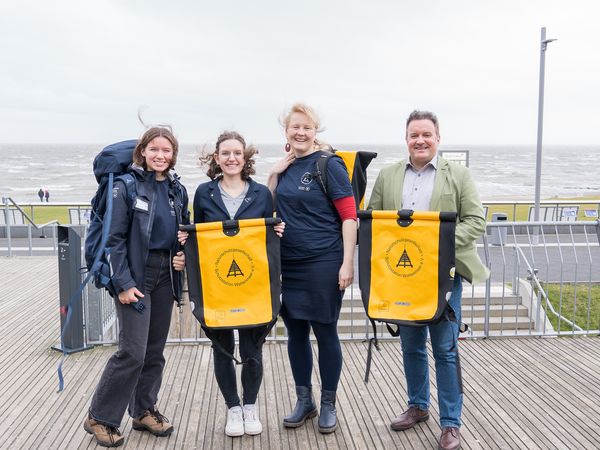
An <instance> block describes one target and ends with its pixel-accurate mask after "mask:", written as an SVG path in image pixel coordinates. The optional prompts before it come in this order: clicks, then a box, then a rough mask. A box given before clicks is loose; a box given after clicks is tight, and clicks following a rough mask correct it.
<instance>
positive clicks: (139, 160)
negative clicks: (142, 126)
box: [133, 127, 179, 172]
mask: <svg viewBox="0 0 600 450" xmlns="http://www.w3.org/2000/svg"><path fill="white" fill-rule="evenodd" d="M157 137H164V138H165V139H166V140H167V141H169V143H170V144H171V146H172V147H173V158H172V159H171V162H170V163H169V167H167V170H166V171H165V172H168V171H169V170H170V169H172V168H173V167H175V164H176V163H177V152H178V151H179V143H178V142H177V138H176V137H175V135H174V134H173V132H172V131H171V129H170V128H166V127H152V128H149V129H148V130H146V132H145V133H144V134H143V135H142V137H141V138H140V140H139V141H138V143H137V145H136V146H135V150H134V151H133V162H134V163H136V164H137V165H138V166H141V167H143V168H144V170H147V169H148V168H147V167H146V158H144V155H142V151H143V150H144V149H145V148H146V147H147V146H148V144H149V143H150V142H151V141H152V139H155V138H157Z"/></svg>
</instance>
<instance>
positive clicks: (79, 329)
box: [52, 225, 90, 353]
mask: <svg viewBox="0 0 600 450" xmlns="http://www.w3.org/2000/svg"><path fill="white" fill-rule="evenodd" d="M57 228H58V288H59V303H60V329H61V333H62V343H61V344H60V345H59V346H53V347H52V348H53V349H54V350H59V351H62V352H65V353H75V352H79V351H82V350H86V349H87V348H90V347H89V346H87V345H86V344H85V340H84V333H83V331H84V322H83V302H82V294H81V293H80V294H79V296H78V298H77V299H75V300H74V301H73V303H72V304H71V305H70V308H71V318H70V320H69V323H67V324H65V322H66V319H67V315H66V314H65V313H66V308H67V305H69V300H70V299H71V297H72V296H73V295H74V294H75V293H76V292H77V291H78V289H79V286H80V285H81V272H80V271H81V237H80V236H79V234H78V233H77V230H76V229H75V227H71V226H65V225H59V226H58V227H57ZM65 325H66V327H65Z"/></svg>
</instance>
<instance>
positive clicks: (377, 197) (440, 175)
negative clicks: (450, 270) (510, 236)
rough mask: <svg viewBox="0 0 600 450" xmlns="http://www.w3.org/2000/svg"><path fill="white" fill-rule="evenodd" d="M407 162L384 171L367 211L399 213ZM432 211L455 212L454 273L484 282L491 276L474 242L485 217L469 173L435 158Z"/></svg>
mask: <svg viewBox="0 0 600 450" xmlns="http://www.w3.org/2000/svg"><path fill="white" fill-rule="evenodd" d="M406 163H407V161H406V160H403V161H400V162H399V163H396V164H394V165H391V166H388V167H385V168H383V169H382V170H381V172H379V176H378V177H377V180H376V181H375V186H374V187H373V192H372V193H371V199H370V201H369V206H368V208H369V209H376V210H388V211H398V210H401V209H402V187H403V185H404V172H405V171H406ZM429 209H430V210H431V211H448V212H456V213H457V215H458V219H457V224H456V239H455V245H456V272H457V273H458V274H459V275H461V276H462V277H463V278H465V279H466V280H468V281H469V282H471V283H478V282H480V281H484V280H486V279H487V277H488V276H489V274H490V271H489V270H488V268H487V267H485V266H484V265H483V263H482V262H481V260H480V259H479V255H478V254H477V248H476V246H475V241H476V240H477V238H478V237H479V236H482V235H483V234H484V233H485V216H484V215H483V207H482V206H481V201H480V200H479V194H478V193H477V188H476V186H475V183H474V182H473V179H472V178H471V174H470V172H469V169H467V168H466V167H464V166H461V165H460V164H456V163H453V162H449V161H446V160H445V159H443V158H442V157H438V164H437V172H436V175H435V181H434V185H433V192H432V194H431V203H430V204H429Z"/></svg>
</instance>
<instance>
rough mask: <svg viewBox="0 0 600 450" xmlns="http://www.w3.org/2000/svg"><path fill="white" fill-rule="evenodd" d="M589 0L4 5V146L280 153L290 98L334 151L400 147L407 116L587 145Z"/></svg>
mask: <svg viewBox="0 0 600 450" xmlns="http://www.w3.org/2000/svg"><path fill="white" fill-rule="evenodd" d="M599 23H600V2H598V1H597V0H586V1H577V0H571V1H565V0H545V1H541V0H533V1H524V0H519V1H513V0H505V1H493V2H492V1H481V0H454V1H442V0H440V1H432V0H430V1H426V0H425V1H419V0H413V1H402V0H390V1H378V0H371V1H365V0H363V1H356V0H345V1H341V0H340V1H327V0H320V1H313V0H304V1H298V2H288V1H284V0H254V1H226V0H220V1H219V0H211V1H201V0H189V1H177V0H172V1H170V2H164V1H155V0H144V1H142V0H139V1H134V0H112V1H109V0H104V1H81V0H78V1H71V0H52V1H42V0H40V1H30V0H19V1H8V0H4V1H2V2H1V5H0V56H1V61H0V67H1V70H0V99H1V100H0V124H1V127H2V136H0V142H86V143H87V142H89V143H104V142H106V143H108V142H112V141H115V140H119V139H122V138H130V137H132V136H134V137H135V136H138V135H139V134H140V132H141V130H142V128H141V126H140V125H139V123H138V122H137V117H136V114H137V110H138V107H140V106H142V105H146V106H147V108H146V109H145V112H144V114H143V115H144V117H145V119H146V121H148V122H151V123H159V122H166V123H170V124H172V125H173V127H174V130H175V132H176V134H177V135H178V136H179V138H180V140H181V141H182V142H184V143H202V142H206V141H211V140H212V141H214V139H215V138H216V136H217V135H218V134H219V133H220V131H222V130H224V129H230V128H234V129H236V130H238V131H240V132H242V133H243V134H245V135H246V137H247V138H248V139H249V140H250V141H252V142H256V143H278V142H282V140H283V136H282V130H281V127H280V125H279V124H278V121H277V118H278V116H279V115H280V114H281V113H282V112H283V111H284V110H285V108H286V107H289V106H290V105H291V104H292V103H293V102H295V101H305V102H308V103H309V104H311V105H313V106H315V107H316V108H317V110H318V111H319V112H320V114H321V116H322V119H323V123H324V125H325V126H326V127H327V130H326V131H325V133H324V134H323V138H324V139H325V140H326V141H329V142H332V143H355V144H360V143H370V144H397V143H400V142H402V141H403V137H404V120H405V118H406V116H407V115H408V113H409V112H410V111H411V110H412V109H415V108H419V109H430V110H432V111H434V112H436V113H437V114H438V116H439V118H440V121H441V135H442V142H443V143H444V144H452V145H460V144H467V145H468V144H473V145H474V144H535V142H536V127H537V101H538V76H539V46H540V43H539V42H540V28H541V27H542V26H546V27H547V34H548V35H547V37H548V38H557V39H558V41H556V42H553V43H551V44H550V45H549V49H548V51H547V53H546V95H545V100H546V102H545V103H546V104H545V120H544V125H545V126H544V143H547V144H598V143H600V139H599V138H598V129H599V128H600V86H599V83H600V82H599V80H600V42H599V39H598V36H599V30H598V29H599V27H600V25H599Z"/></svg>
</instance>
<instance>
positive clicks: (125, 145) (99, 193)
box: [57, 140, 143, 392]
mask: <svg viewBox="0 0 600 450" xmlns="http://www.w3.org/2000/svg"><path fill="white" fill-rule="evenodd" d="M136 144H137V140H129V141H123V142H117V143H116V144H112V145H109V146H108V147H105V148H104V149H103V150H102V151H101V152H100V153H99V154H98V155H97V156H96V158H95V159H94V175H95V176H96V180H97V181H98V189H96V195H94V198H93V199H92V202H91V203H92V214H91V217H90V225H89V227H88V233H87V236H86V238H85V261H86V268H87V275H86V276H85V278H84V280H83V282H82V283H81V284H80V285H79V288H78V289H77V291H76V292H75V293H73V295H71V298H70V299H69V301H68V303H67V306H66V307H65V308H63V309H61V313H62V314H64V315H66V318H65V322H64V325H63V327H62V330H61V335H60V341H61V346H62V348H63V356H62V358H61V359H60V362H59V363H58V369H57V372H58V391H59V392H60V391H62V390H63V389H64V378H63V374H62V366H63V363H64V361H65V358H66V357H67V355H68V353H67V351H66V350H65V346H64V344H63V338H64V336H63V333H64V332H65V330H67V329H68V324H69V322H70V321H71V316H72V308H73V305H74V304H75V302H76V301H81V298H82V297H81V294H82V293H83V289H84V288H85V286H86V285H87V284H88V283H89V282H90V281H91V279H92V278H94V284H95V285H96V287H98V288H102V287H104V288H106V289H108V291H109V292H111V294H114V292H115V291H114V287H113V286H112V283H111V281H110V268H109V266H108V263H107V261H106V242H107V241H108V234H109V231H110V223H111V218H112V207H113V196H112V190H113V186H114V182H115V180H123V181H124V183H125V186H126V188H127V193H128V196H129V198H130V199H133V198H135V195H136V190H135V179H134V177H133V175H131V174H130V173H127V172H126V170H127V167H128V166H129V164H131V161H132V159H133V150H134V149H135V146H136ZM138 304H139V305H142V306H141V308H139V309H138V311H140V312H141V311H142V310H143V303H141V302H138V303H132V305H136V306H137V305H138ZM134 307H135V306H134ZM136 309H137V308H136Z"/></svg>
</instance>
